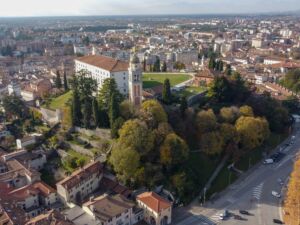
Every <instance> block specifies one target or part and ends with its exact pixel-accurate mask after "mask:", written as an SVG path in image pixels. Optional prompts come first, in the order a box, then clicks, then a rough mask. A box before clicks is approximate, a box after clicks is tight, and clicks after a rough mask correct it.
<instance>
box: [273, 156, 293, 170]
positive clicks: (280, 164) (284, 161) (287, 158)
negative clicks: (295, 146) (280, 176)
mask: <svg viewBox="0 0 300 225" xmlns="http://www.w3.org/2000/svg"><path fill="white" fill-rule="evenodd" d="M293 157H294V156H293V155H289V156H287V157H286V158H285V159H284V160H282V161H281V163H279V164H278V165H277V166H276V167H275V170H277V169H278V168H279V167H281V166H282V165H283V164H285V163H286V162H287V161H289V160H290V159H291V158H293Z"/></svg>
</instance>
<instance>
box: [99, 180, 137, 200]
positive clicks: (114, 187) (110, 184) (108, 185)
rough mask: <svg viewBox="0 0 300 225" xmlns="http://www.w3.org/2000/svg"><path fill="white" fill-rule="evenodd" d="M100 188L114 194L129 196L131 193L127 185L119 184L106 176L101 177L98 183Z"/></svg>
mask: <svg viewBox="0 0 300 225" xmlns="http://www.w3.org/2000/svg"><path fill="white" fill-rule="evenodd" d="M100 186H101V188H103V189H105V190H106V191H111V192H113V193H116V194H121V195H123V196H124V197H129V196H130V195H131V193H132V191H131V190H129V189H128V188H127V187H125V186H123V185H121V184H119V183H118V182H117V181H114V180H111V179H109V178H108V177H103V178H102V180H101V183H100Z"/></svg>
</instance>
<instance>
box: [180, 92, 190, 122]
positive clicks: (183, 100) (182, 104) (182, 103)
mask: <svg viewBox="0 0 300 225" xmlns="http://www.w3.org/2000/svg"><path fill="white" fill-rule="evenodd" d="M187 108H188V103H187V100H186V97H185V96H183V97H182V98H181V100H180V114H181V116H182V117H184V115H185V110H186V109H187Z"/></svg>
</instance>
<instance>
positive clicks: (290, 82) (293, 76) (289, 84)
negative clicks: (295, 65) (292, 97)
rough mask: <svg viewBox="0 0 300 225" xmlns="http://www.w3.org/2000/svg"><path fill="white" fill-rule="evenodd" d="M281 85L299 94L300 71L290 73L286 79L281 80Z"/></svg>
mask: <svg viewBox="0 0 300 225" xmlns="http://www.w3.org/2000/svg"><path fill="white" fill-rule="evenodd" d="M280 84H282V85H283V86H284V87H286V88H288V89H290V90H292V91H294V92H296V93H298V92H299V91H300V69H296V70H291V71H289V72H288V73H287V74H286V75H285V76H284V78H283V79H282V80H280Z"/></svg>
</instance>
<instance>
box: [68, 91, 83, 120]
mask: <svg viewBox="0 0 300 225" xmlns="http://www.w3.org/2000/svg"><path fill="white" fill-rule="evenodd" d="M71 111H72V125H73V126H80V125H81V118H82V114H81V103H80V99H79V95H78V91H77V90H76V89H75V90H74V91H73V99H72V110H71Z"/></svg>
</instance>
